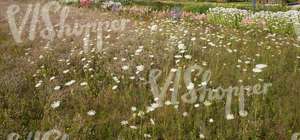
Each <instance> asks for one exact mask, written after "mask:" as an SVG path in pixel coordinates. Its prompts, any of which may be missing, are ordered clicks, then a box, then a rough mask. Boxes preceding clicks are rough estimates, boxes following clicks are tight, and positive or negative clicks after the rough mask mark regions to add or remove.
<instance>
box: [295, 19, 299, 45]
mask: <svg viewBox="0 0 300 140" xmlns="http://www.w3.org/2000/svg"><path fill="white" fill-rule="evenodd" d="M294 30H295V33H296V35H297V39H298V41H300V23H295V24H294Z"/></svg>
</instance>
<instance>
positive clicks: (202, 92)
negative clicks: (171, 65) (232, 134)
mask: <svg viewBox="0 0 300 140" xmlns="http://www.w3.org/2000/svg"><path fill="white" fill-rule="evenodd" d="M182 71H183V70H182V68H178V69H171V71H170V73H169V75H168V76H167V79H166V81H165V84H164V85H163V88H162V89H161V88H160V87H159V86H158V84H157V80H158V78H159V77H160V76H161V74H162V71H161V70H159V69H152V70H151V71H150V73H149V83H150V86H151V91H152V93H153V96H154V100H155V101H156V104H157V106H159V107H160V106H162V105H163V102H164V100H165V97H166V93H167V91H168V88H169V86H170V85H171V83H172V84H173V88H172V96H171V104H179V101H178V100H177V98H178V91H179V87H180V77H181V74H182ZM193 72H194V73H195V74H192V73H193ZM201 74H202V80H201V81H200V83H201V84H198V87H199V88H196V86H195V83H196V82H195V81H193V79H195V78H196V79H197V77H198V76H200V75H201ZM192 75H195V76H196V77H194V78H193V77H192ZM173 78H174V82H173V81H172V79H173ZM210 78H211V71H210V70H206V71H205V70H204V69H203V68H202V67H200V66H199V65H194V66H191V67H188V68H187V69H186V70H185V72H184V79H183V80H184V84H185V86H186V89H187V92H186V93H184V94H183V95H182V96H181V100H182V101H183V103H188V104H194V103H196V102H197V100H198V101H199V102H203V104H204V105H206V106H209V105H211V104H212V102H213V101H214V100H223V99H224V98H225V99H224V100H225V101H226V104H225V115H226V119H228V120H231V119H234V116H233V114H232V112H231V101H232V98H233V97H234V96H237V97H238V99H239V115H240V116H241V117H246V116H247V114H248V112H247V111H246V109H245V96H246V95H247V96H251V95H260V94H264V95H266V94H267V92H268V88H269V87H271V86H272V83H264V84H263V85H261V84H255V85H254V86H250V85H247V86H243V85H242V86H240V87H237V86H230V87H228V88H223V87H221V86H219V87H217V88H216V89H212V88H209V87H208V84H209V81H210ZM198 83H199V81H198ZM159 89H161V91H160V90H159ZM198 95H199V96H198ZM151 110H152V109H149V111H151ZM147 112H148V111H147Z"/></svg>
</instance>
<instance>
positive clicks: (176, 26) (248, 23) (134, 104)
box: [0, 1, 300, 140]
mask: <svg viewBox="0 0 300 140" xmlns="http://www.w3.org/2000/svg"><path fill="white" fill-rule="evenodd" d="M70 2H71V3H72V1H68V3H70ZM1 3H2V4H1V7H4V8H2V9H4V10H7V7H9V6H10V5H12V4H16V3H12V2H10V1H5V2H1ZM96 3H98V2H96V1H81V2H79V3H78V5H72V4H70V5H64V6H68V7H69V8H70V9H69V10H70V11H69V16H68V17H67V18H66V19H65V24H68V25H73V23H74V22H76V23H78V25H84V24H85V23H89V22H91V21H97V23H98V22H99V23H103V25H102V26H97V29H98V30H101V31H102V32H101V41H102V42H101V44H102V47H103V49H102V50H101V51H98V50H97V41H98V40H99V36H98V35H99V34H97V33H96V32H90V33H89V34H88V35H86V34H80V35H64V34H62V36H60V37H56V36H53V39H49V40H47V39H45V38H43V37H41V36H35V39H34V40H31V39H30V37H27V35H29V36H30V34H31V35H33V34H35V30H33V29H38V30H41V29H44V28H45V27H48V26H51V25H49V24H48V25H44V24H47V22H45V23H44V22H43V21H44V20H34V17H37V16H32V17H31V16H28V17H29V18H28V21H29V22H28V23H27V24H24V26H22V24H21V23H22V22H23V19H26V18H24V15H26V8H27V7H28V5H27V4H26V3H17V4H18V5H20V8H19V12H18V13H16V14H15V21H16V22H15V23H16V27H17V29H18V30H21V31H23V32H19V33H20V34H19V35H20V38H22V39H23V42H22V43H18V42H16V41H15V40H14V37H13V33H12V32H11V30H10V28H9V26H10V23H12V22H9V20H6V21H1V26H0V29H1V30H0V51H1V54H0V101H1V102H0V107H1V114H0V120H1V121H0V123H1V125H0V134H1V135H0V139H12V137H13V136H17V137H18V139H26V138H27V139H28V138H29V137H30V138H31V137H33V136H34V137H35V138H36V139H41V138H42V136H45V137H47V139H48V138H49V137H51V136H49V134H50V133H48V132H49V131H50V130H55V131H50V132H51V134H50V135H52V136H53V138H54V137H55V136H57V137H59V136H61V137H59V139H67V138H66V137H67V136H68V138H69V139H78V140H83V139H85V140H95V139H101V140H102V139H122V140H123V139H124V140H127V139H128V140H131V139H172V140H173V139H174V140H177V139H178V140H181V139H189V140H196V139H291V137H296V135H295V134H298V133H297V132H300V125H299V122H300V114H299V113H300V112H299V108H300V104H299V99H300V97H299V95H300V90H299V83H300V41H299V40H298V38H297V37H298V35H299V34H300V32H299V30H300V28H299V29H298V28H297V27H298V26H297V25H298V24H297V23H298V22H299V11H294V10H291V11H287V12H276V13H275V12H256V13H254V12H252V11H247V10H239V9H233V8H212V9H210V10H209V11H208V12H207V13H205V14H199V13H192V12H185V11H181V10H180V9H178V8H174V9H169V10H163V11H157V10H153V9H149V8H140V7H136V6H132V7H128V6H122V3H121V2H103V4H101V6H100V7H97V8H95V7H93V5H96ZM36 9H37V10H36ZM33 10H36V11H38V8H33ZM63 10H64V8H61V9H59V10H56V11H55V7H53V10H52V9H51V10H49V11H50V14H49V18H50V19H51V22H52V24H53V25H59V23H60V21H61V20H60V18H57V17H59V15H60V13H63ZM12 11H14V9H13V10H12ZM41 11H44V10H41ZM37 13H38V12H37ZM0 14H1V15H0V16H1V17H6V16H7V15H6V14H9V13H7V12H6V11H5V12H0ZM25 17H26V16H25ZM45 17H46V16H45ZM121 19H129V20H127V21H128V23H127V24H124V25H126V26H124V27H122V28H123V29H122V30H115V29H114V25H113V24H112V23H113V21H120V20H121ZM106 21H108V22H106ZM111 21H112V22H111ZM31 22H36V24H30V23H31ZM24 23H25V22H24ZM106 23H107V24H106ZM120 23H121V22H120ZM294 25H295V26H294ZM30 26H36V28H30ZM19 27H20V28H19ZM82 28H83V29H87V28H88V29H90V28H91V27H88V26H82ZM45 29H46V28H45ZM76 29H78V28H76ZM83 29H82V30H83ZM53 32H55V33H59V32H60V28H59V26H54V27H53ZM27 33H29V34H27ZM87 36H88V37H89V38H90V40H89V41H86V37H87ZM84 44H85V45H88V46H90V48H88V49H87V50H85V48H84V46H85V45H84ZM28 132H35V133H28ZM37 132H38V133H37ZM58 132H59V134H58ZM54 133H56V134H57V135H55V134H54ZM46 134H47V135H46ZM63 134H64V135H63Z"/></svg>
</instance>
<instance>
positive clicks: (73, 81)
mask: <svg viewBox="0 0 300 140" xmlns="http://www.w3.org/2000/svg"><path fill="white" fill-rule="evenodd" d="M75 82H76V81H75V80H71V81H69V82H67V83H66V84H65V86H71V85H73V84H74V83H75Z"/></svg>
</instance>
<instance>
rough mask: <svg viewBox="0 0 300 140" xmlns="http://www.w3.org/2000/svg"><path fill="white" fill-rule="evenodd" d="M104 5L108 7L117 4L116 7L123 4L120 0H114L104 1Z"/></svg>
mask: <svg viewBox="0 0 300 140" xmlns="http://www.w3.org/2000/svg"><path fill="white" fill-rule="evenodd" d="M103 5H104V7H106V8H111V7H113V6H116V7H121V6H122V4H121V3H120V2H113V1H107V2H104V3H103Z"/></svg>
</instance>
